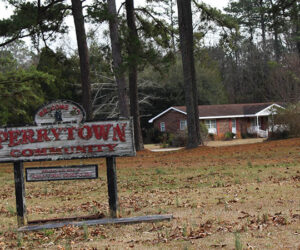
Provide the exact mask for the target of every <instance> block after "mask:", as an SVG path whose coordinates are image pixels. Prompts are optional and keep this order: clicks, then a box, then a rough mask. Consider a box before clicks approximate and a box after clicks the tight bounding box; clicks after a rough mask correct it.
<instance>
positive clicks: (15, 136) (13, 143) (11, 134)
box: [8, 130, 22, 147]
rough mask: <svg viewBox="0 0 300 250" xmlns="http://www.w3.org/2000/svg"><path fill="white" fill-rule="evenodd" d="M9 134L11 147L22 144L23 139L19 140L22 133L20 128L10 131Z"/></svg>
mask: <svg viewBox="0 0 300 250" xmlns="http://www.w3.org/2000/svg"><path fill="white" fill-rule="evenodd" d="M8 134H9V144H8V146H9V147H14V146H17V145H20V144H21V141H22V139H20V140H17V139H18V137H19V135H21V131H20V130H15V131H8Z"/></svg>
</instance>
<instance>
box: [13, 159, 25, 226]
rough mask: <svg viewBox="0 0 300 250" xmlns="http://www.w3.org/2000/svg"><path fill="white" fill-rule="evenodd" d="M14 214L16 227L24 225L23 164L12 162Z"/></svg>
mask: <svg viewBox="0 0 300 250" xmlns="http://www.w3.org/2000/svg"><path fill="white" fill-rule="evenodd" d="M14 178H15V194H16V212H17V221H18V226H19V227H21V226H24V225H25V224H26V202H25V182H24V166H23V162H20V161H18V162H14Z"/></svg>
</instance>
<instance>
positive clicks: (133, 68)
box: [125, 0, 144, 151]
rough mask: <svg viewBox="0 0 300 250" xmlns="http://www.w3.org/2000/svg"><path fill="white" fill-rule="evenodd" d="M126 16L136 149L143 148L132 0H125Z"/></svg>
mask: <svg viewBox="0 0 300 250" xmlns="http://www.w3.org/2000/svg"><path fill="white" fill-rule="evenodd" d="M125 6H126V16H127V26H128V30H129V35H128V38H129V41H128V48H127V50H128V57H129V98H130V114H131V116H132V117H133V123H134V141H135V147H136V150H137V151H139V150H142V149H144V145H143V137H142V131H141V123H140V111H139V105H138V89H137V63H138V62H137V61H138V54H139V49H140V45H139V38H138V33H137V29H136V24H135V15H134V4H133V0H126V2H125Z"/></svg>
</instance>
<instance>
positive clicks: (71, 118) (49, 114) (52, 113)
mask: <svg viewBox="0 0 300 250" xmlns="http://www.w3.org/2000/svg"><path fill="white" fill-rule="evenodd" d="M84 120H85V111H84V109H83V107H82V106H81V105H79V104H78V103H75V102H72V101H65V100H57V101H54V102H50V103H48V104H45V105H44V106H42V107H41V108H39V110H38V111H37V112H36V114H35V117H34V121H35V123H36V124H37V125H49V124H55V123H63V124H65V123H81V122H84Z"/></svg>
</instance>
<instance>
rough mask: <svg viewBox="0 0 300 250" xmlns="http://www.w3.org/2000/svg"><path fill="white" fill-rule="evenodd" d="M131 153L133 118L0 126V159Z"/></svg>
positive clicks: (102, 155)
mask: <svg viewBox="0 0 300 250" xmlns="http://www.w3.org/2000/svg"><path fill="white" fill-rule="evenodd" d="M134 155H135V147H134V142H133V129H132V120H120V121H106V122H87V123H82V124H78V125H77V124H76V125H72V124H54V125H47V126H36V127H21V128H2V129H0V162H14V161H36V160H60V159H75V158H92V157H110V156H134Z"/></svg>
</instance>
